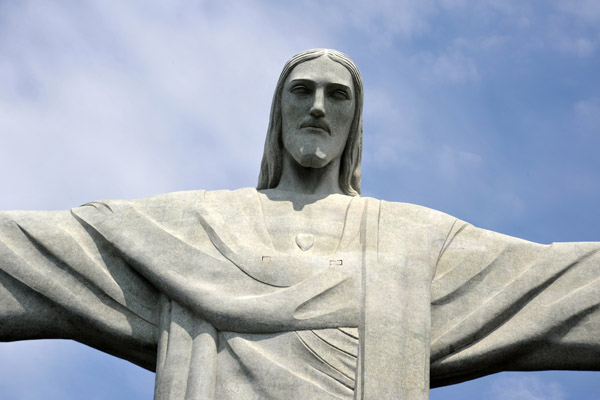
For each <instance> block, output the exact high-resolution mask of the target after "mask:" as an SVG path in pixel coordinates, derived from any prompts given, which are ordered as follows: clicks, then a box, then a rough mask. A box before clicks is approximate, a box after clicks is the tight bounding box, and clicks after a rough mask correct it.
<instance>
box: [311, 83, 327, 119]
mask: <svg viewBox="0 0 600 400" xmlns="http://www.w3.org/2000/svg"><path fill="white" fill-rule="evenodd" d="M324 97H325V96H324V93H323V92H322V91H321V90H317V91H316V93H315V100H314V102H313V105H312V107H311V108H310V115H311V116H312V117H313V118H322V117H324V116H325V99H324Z"/></svg>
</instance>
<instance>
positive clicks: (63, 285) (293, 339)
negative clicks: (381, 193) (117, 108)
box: [0, 189, 600, 400]
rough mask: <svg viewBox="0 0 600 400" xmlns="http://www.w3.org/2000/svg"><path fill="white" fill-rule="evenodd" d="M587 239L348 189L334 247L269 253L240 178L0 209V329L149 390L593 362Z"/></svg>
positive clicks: (359, 383)
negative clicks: (534, 239) (112, 367)
mask: <svg viewBox="0 0 600 400" xmlns="http://www.w3.org/2000/svg"><path fill="white" fill-rule="evenodd" d="M599 251H600V244H599V243H555V244H552V245H540V244H536V243H531V242H528V241H524V240H521V239H516V238H512V237H509V236H505V235H502V234H498V233H495V232H490V231H486V230H483V229H479V228H475V227H473V226H471V225H469V224H467V223H465V222H463V221H460V220H457V219H456V218H453V217H451V216H448V215H446V214H443V213H441V212H438V211H434V210H430V209H427V208H424V207H420V206H415V205H410V204H403V203H391V202H385V201H379V200H375V199H370V198H360V197H357V198H353V199H352V200H351V201H349V202H348V206H347V209H346V221H345V224H344V229H343V232H342V233H341V234H340V240H339V244H338V246H337V250H336V251H335V252H334V253H332V254H329V255H326V256H313V255H311V254H310V251H308V252H306V253H305V254H295V255H294V254H283V253H280V252H278V251H277V250H275V248H274V247H273V245H272V243H271V239H270V237H269V233H268V231H267V229H266V225H265V223H264V215H263V210H262V208H261V204H260V200H259V197H258V194H257V192H256V191H255V190H254V189H241V190H237V191H233V192H230V191H218V192H204V191H192V192H181V193H171V194H166V195H161V196H156V197H153V198H149V199H142V200H132V201H105V202H96V203H89V204H87V205H84V206H82V207H78V208H75V209H72V210H69V211H52V212H33V211H7V212H2V213H0V340H2V341H12V340H24V339H35V338H66V339H74V340H77V341H79V342H82V343H85V344H87V345H90V346H93V347H95V348H98V349H100V350H102V351H105V352H108V353H110V354H113V355H115V356H118V357H121V358H124V359H127V360H129V361H131V362H134V363H136V364H138V365H140V366H142V367H144V368H147V369H150V370H155V371H156V372H157V376H156V390H155V393H156V394H155V398H156V399H169V400H174V399H210V398H215V399H238V398H245V399H254V398H256V399H282V398H296V399H298V398H306V399H316V398H318V399H352V398H365V399H384V398H390V399H426V398H427V397H428V391H429V388H430V387H436V386H441V385H446V384H451V383H456V382H461V381H464V380H467V379H472V378H475V377H479V376H483V375H486V374H490V373H494V372H498V371H505V370H539V369H580V370H585V369H590V370H597V369H600V335H599V334H598V332H600V311H599V310H598V307H599V304H600V290H599V289H600V279H599V277H600V255H599Z"/></svg>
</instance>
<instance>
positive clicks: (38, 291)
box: [0, 211, 158, 370]
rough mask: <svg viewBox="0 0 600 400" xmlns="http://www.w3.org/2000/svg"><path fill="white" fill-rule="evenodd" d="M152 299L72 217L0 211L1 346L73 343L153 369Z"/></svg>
mask: <svg viewBox="0 0 600 400" xmlns="http://www.w3.org/2000/svg"><path fill="white" fill-rule="evenodd" d="M157 300H158V292H157V291H156V290H155V289H154V288H153V286H152V285H150V284H149V283H148V282H147V281H146V280H145V279H144V278H142V277H141V276H140V275H139V274H137V272H135V271H134V270H133V269H132V268H131V267H129V265H128V264H127V263H126V262H125V261H124V260H123V259H122V258H120V257H119V256H118V255H117V254H116V253H115V252H114V250H113V249H112V247H111V245H110V244H109V243H107V242H106V241H105V240H104V239H103V238H101V237H100V236H98V235H97V234H95V233H94V232H93V231H91V230H89V229H88V228H87V227H86V226H84V225H82V224H81V223H80V222H79V221H78V220H77V219H76V218H75V217H74V215H73V213H72V212H71V211H5V212H0V341H15V340H26V339H42V338H61V339H73V340H77V341H79V342H81V343H84V344H87V345H89V346H92V347H95V348H97V349H99V350H102V351H105V352H107V353H109V354H113V355H115V356H117V357H120V358H124V359H126V360H129V361H131V362H133V363H135V364H138V365H140V366H142V367H144V368H146V369H149V370H154V368H155V363H156V346H157Z"/></svg>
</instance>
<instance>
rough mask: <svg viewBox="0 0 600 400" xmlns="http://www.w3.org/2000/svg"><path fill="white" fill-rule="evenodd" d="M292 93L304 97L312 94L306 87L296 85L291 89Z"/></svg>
mask: <svg viewBox="0 0 600 400" xmlns="http://www.w3.org/2000/svg"><path fill="white" fill-rule="evenodd" d="M290 92H292V93H294V94H298V95H302V94H308V93H310V90H309V89H308V88H307V87H306V86H304V85H294V86H292V88H291V89H290Z"/></svg>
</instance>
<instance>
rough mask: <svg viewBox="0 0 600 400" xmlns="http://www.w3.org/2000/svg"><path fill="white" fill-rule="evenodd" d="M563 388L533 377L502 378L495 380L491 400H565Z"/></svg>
mask: <svg viewBox="0 0 600 400" xmlns="http://www.w3.org/2000/svg"><path fill="white" fill-rule="evenodd" d="M566 398H567V397H566V394H565V392H564V390H563V388H562V387H561V386H560V385H559V384H558V383H556V382H551V381H545V380H542V379H540V378H538V377H534V376H531V375H525V374H523V375H522V376H508V377H507V376H501V377H497V378H495V379H494V381H493V383H492V387H491V389H490V399H491V400H506V399H510V400H565V399H566Z"/></svg>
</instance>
